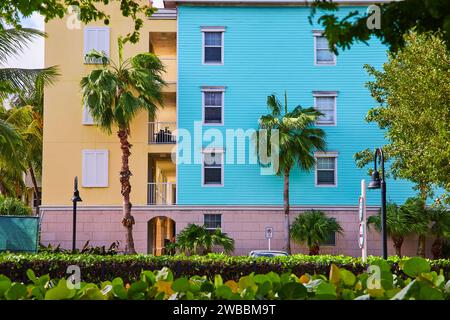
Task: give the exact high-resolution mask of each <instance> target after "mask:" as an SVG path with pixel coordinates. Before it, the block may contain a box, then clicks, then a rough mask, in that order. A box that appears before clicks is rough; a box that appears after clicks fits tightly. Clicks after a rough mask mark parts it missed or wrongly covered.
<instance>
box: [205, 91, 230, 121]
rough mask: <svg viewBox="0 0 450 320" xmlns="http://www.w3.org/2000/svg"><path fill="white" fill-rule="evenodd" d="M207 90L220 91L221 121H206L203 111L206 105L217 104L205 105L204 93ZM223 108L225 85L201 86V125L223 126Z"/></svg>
mask: <svg viewBox="0 0 450 320" xmlns="http://www.w3.org/2000/svg"><path fill="white" fill-rule="evenodd" d="M207 92H220V93H222V105H221V106H220V107H221V109H222V110H221V111H222V112H221V122H206V117H205V111H206V108H207V107H218V106H206V105H205V100H206V99H205V93H207ZM224 108H225V87H220V86H216V87H208V86H204V87H202V125H204V126H223V125H224V115H225V113H224Z"/></svg>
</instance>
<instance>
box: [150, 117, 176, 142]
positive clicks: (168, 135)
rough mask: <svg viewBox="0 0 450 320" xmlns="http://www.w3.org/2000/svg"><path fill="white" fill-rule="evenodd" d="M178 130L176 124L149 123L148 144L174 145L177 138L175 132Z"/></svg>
mask: <svg viewBox="0 0 450 320" xmlns="http://www.w3.org/2000/svg"><path fill="white" fill-rule="evenodd" d="M176 128H177V124H176V122H149V123H148V143H149V144H174V143H176V142H177V138H176V136H175V134H174V131H175V130H176Z"/></svg>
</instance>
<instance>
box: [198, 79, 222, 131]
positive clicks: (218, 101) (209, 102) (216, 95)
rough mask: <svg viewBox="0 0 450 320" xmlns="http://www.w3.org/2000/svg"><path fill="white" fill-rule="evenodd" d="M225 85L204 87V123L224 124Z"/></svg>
mask: <svg viewBox="0 0 450 320" xmlns="http://www.w3.org/2000/svg"><path fill="white" fill-rule="evenodd" d="M224 91H225V88H224V87H203V88H202V93H203V98H202V100H203V103H202V105H203V112H202V113H203V123H204V124H216V125H217V124H223V101H224Z"/></svg>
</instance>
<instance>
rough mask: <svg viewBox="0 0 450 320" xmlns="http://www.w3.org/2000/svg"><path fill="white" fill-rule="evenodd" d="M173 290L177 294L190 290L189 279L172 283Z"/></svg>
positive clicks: (180, 279) (181, 279)
mask: <svg viewBox="0 0 450 320" xmlns="http://www.w3.org/2000/svg"><path fill="white" fill-rule="evenodd" d="M172 289H173V290H174V291H176V292H185V291H188V290H189V280H188V279H187V278H179V279H177V280H175V281H174V282H173V283H172Z"/></svg>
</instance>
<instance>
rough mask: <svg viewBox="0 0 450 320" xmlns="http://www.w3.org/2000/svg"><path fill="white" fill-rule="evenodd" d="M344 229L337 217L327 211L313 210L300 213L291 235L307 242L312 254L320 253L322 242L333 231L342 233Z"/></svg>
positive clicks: (302, 241)
mask: <svg viewBox="0 0 450 320" xmlns="http://www.w3.org/2000/svg"><path fill="white" fill-rule="evenodd" d="M342 232H343V229H342V227H341V225H340V224H339V222H337V221H336V219H335V218H332V217H327V215H326V214H325V212H323V211H317V210H311V211H307V212H305V213H302V214H299V215H298V216H297V218H296V219H295V220H294V222H293V223H292V226H291V236H292V239H294V240H295V241H296V242H298V243H306V245H307V246H308V248H309V250H310V254H311V255H316V254H319V249H320V244H321V243H323V242H325V241H326V240H327V239H328V237H329V235H330V234H331V233H342Z"/></svg>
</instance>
